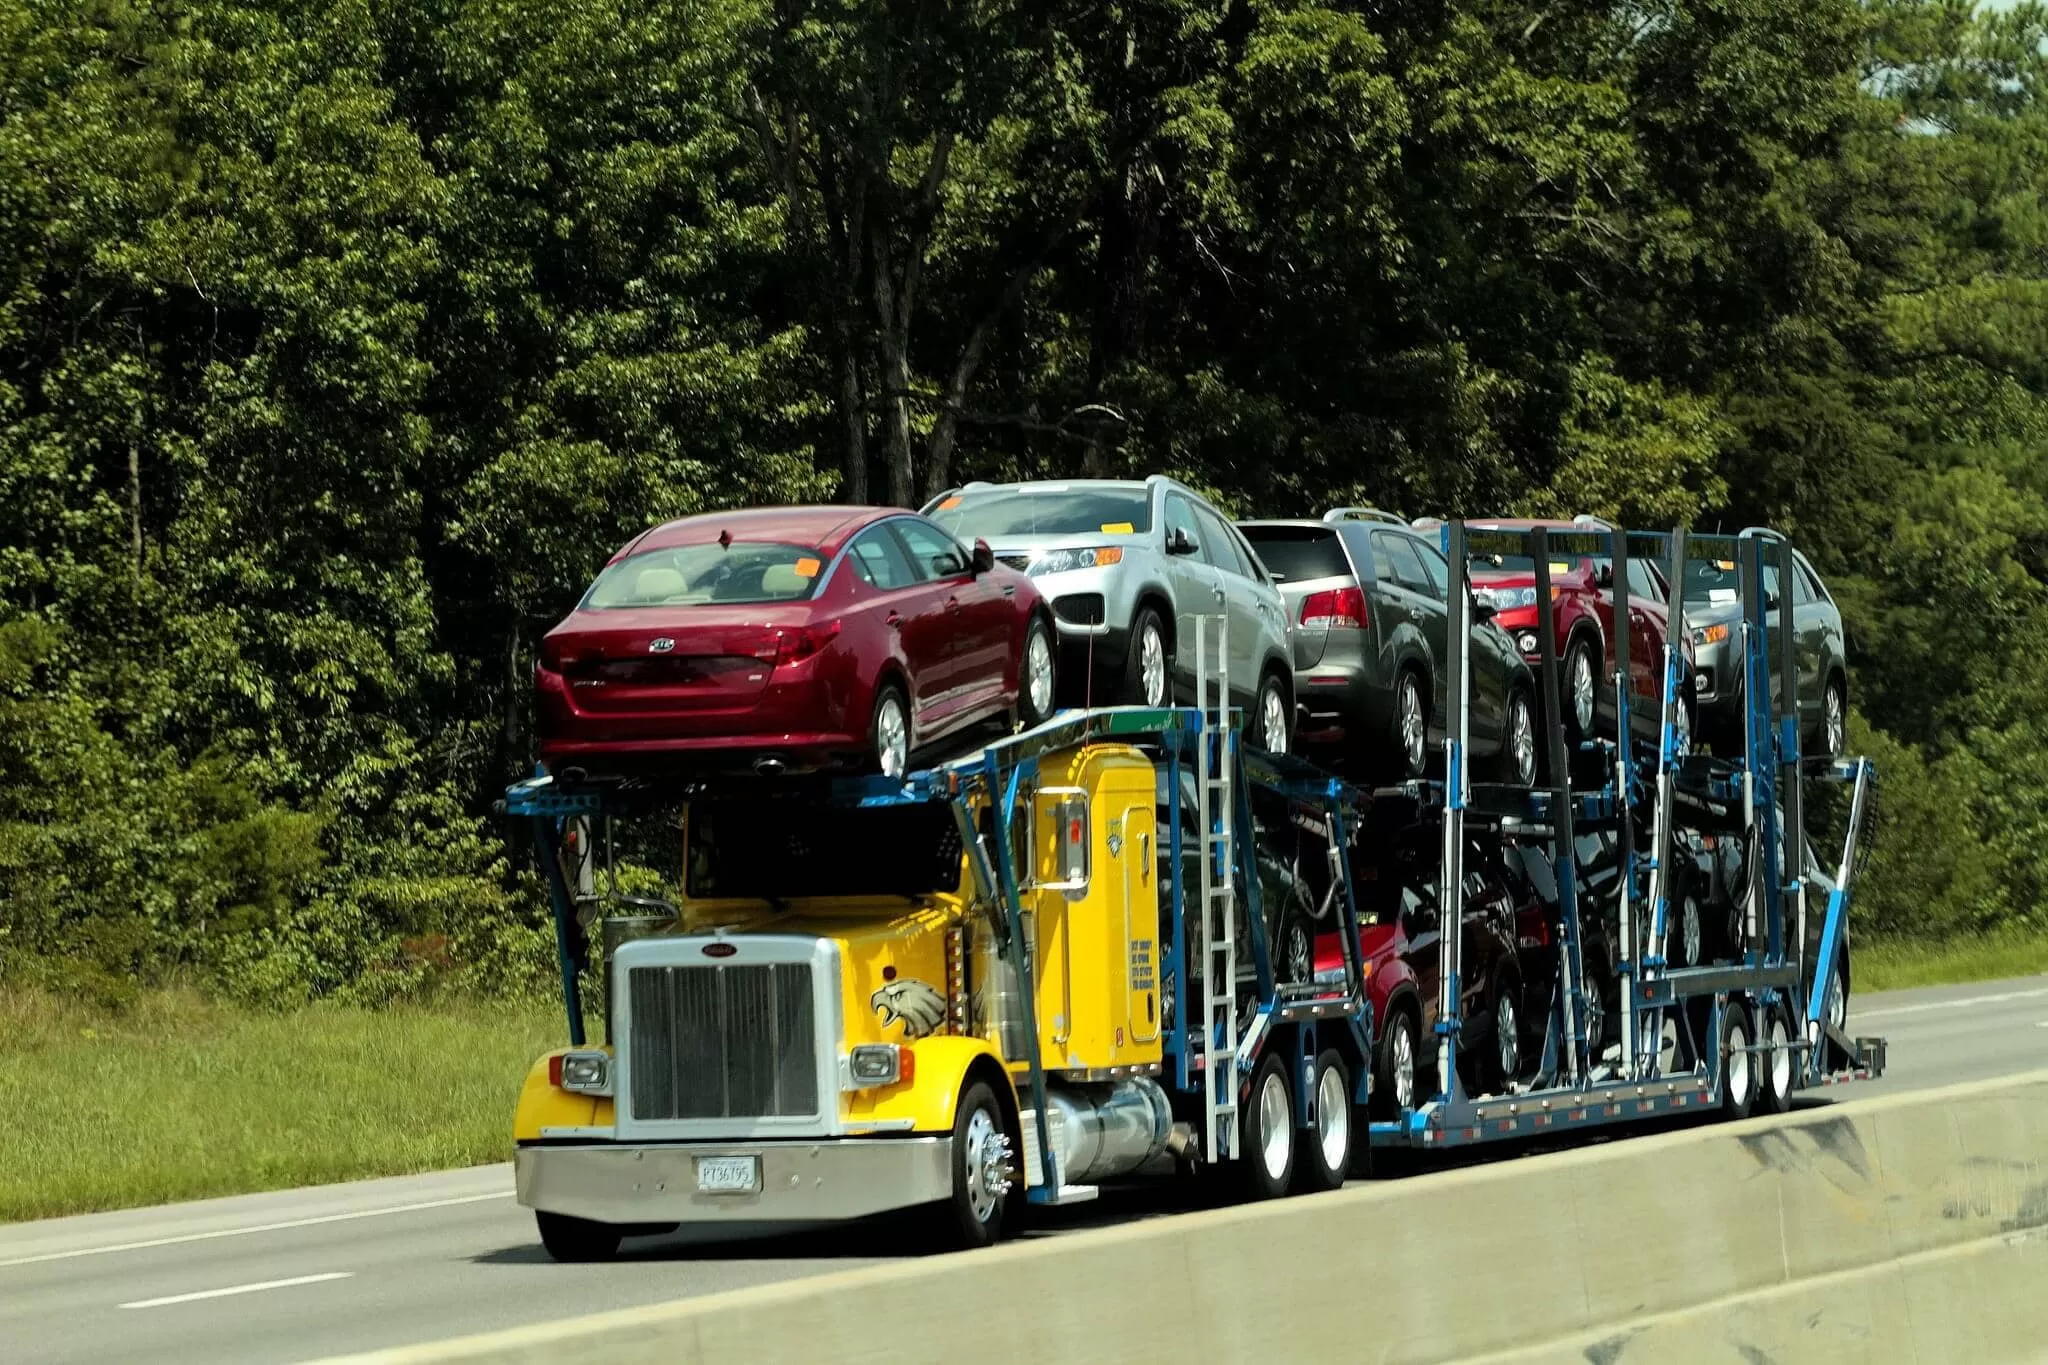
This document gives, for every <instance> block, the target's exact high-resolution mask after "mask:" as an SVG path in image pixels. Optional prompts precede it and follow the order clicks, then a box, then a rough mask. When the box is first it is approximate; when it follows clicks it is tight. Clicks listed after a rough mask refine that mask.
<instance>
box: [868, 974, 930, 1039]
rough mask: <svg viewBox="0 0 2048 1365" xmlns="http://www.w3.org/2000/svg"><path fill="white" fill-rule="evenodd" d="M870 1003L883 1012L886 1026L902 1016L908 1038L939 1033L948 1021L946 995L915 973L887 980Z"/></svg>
mask: <svg viewBox="0 0 2048 1365" xmlns="http://www.w3.org/2000/svg"><path fill="white" fill-rule="evenodd" d="M868 1003H869V1004H870V1005H873V1006H874V1008H875V1011H876V1013H878V1014H880V1015H881V1016H882V1027H883V1028H887V1027H889V1025H891V1024H893V1023H895V1022H896V1021H897V1020H899V1019H900V1020H902V1021H903V1036H904V1037H905V1038H908V1039H915V1038H922V1037H924V1036H925V1035H926V1034H928V1033H936V1032H938V1029H939V1025H940V1024H943V1023H945V1022H946V997H945V996H943V995H940V994H939V992H938V990H937V989H936V988H934V987H932V986H930V985H928V984H927V983H925V982H923V981H919V980H917V979H916V978H915V977H902V978H900V979H898V980H895V981H891V982H889V983H887V984H886V985H884V986H883V987H882V988H881V989H880V990H878V991H876V992H875V993H874V994H873V995H871V996H869V997H868Z"/></svg>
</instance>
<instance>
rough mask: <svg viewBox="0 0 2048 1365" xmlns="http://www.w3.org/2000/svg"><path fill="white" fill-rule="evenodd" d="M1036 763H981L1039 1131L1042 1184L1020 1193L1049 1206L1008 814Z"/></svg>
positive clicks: (1047, 1153) (1033, 1014) (1054, 1194)
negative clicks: (1004, 767)
mask: <svg viewBox="0 0 2048 1365" xmlns="http://www.w3.org/2000/svg"><path fill="white" fill-rule="evenodd" d="M1036 766H1037V760H1036V759H1031V760H1028V761H1027V762H1025V763H1020V764H1018V765H1017V766H1016V767H1014V768H1012V769H1011V770H1010V772H1009V774H1008V776H1007V778H1005V777H1004V775H1003V773H1002V770H1001V768H1000V767H999V766H998V760H997V758H996V756H995V755H994V754H993V753H991V754H990V755H989V756H988V758H987V760H986V763H985V766H984V772H985V773H986V777H985V779H984V780H985V781H986V782H987V783H988V798H989V804H990V805H991V806H992V807H993V808H994V809H993V811H992V812H991V815H992V818H991V819H990V820H989V828H990V830H991V832H992V833H993V834H994V836H995V841H996V859H995V862H996V877H997V879H998V883H999V885H1000V886H1001V887H1002V902H1003V911H1004V915H1005V918H1007V919H1008V920H1009V923H1010V940H1011V942H1012V943H1013V944H1014V945H1015V946H1016V949H1017V959H1016V961H1017V975H1018V979H1019V981H1020V983H1021V985H1022V987H1023V989H1022V990H1020V991H1018V992H1017V995H1018V1000H1019V1003H1020V1004H1021V1005H1022V1006H1023V1008H1024V1040H1025V1061H1026V1063H1027V1067H1026V1072H1027V1077H1028V1079H1029V1081H1030V1086H1031V1107H1032V1110H1033V1111H1034V1112H1033V1115H1032V1118H1033V1126H1034V1127H1035V1128H1037V1130H1038V1168H1039V1173H1040V1183H1039V1184H1038V1185H1036V1186H1031V1185H1030V1184H1029V1181H1028V1180H1027V1181H1026V1185H1027V1188H1026V1190H1025V1193H1024V1197H1025V1199H1026V1201H1027V1202H1031V1203H1041V1204H1052V1203H1057V1202H1058V1201H1059V1196H1060V1172H1059V1163H1058V1161H1057V1160H1056V1159H1055V1157H1054V1153H1053V1149H1052V1126H1051V1122H1050V1120H1048V1119H1047V1118H1046V1113H1045V1109H1046V1097H1045V1063H1044V1061H1043V1059H1042V1058H1041V1057H1040V1055H1039V1046H1038V976H1037V973H1036V972H1034V971H1033V970H1032V951H1031V933H1030V928H1029V926H1028V925H1027V924H1026V923H1025V920H1024V897H1023V893H1022V891H1021V890H1020V888H1019V887H1018V885H1017V863H1016V859H1015V858H1014V857H1013V856H1012V854H1011V851H1010V820H1011V813H1012V812H1013V811H1015V810H1016V809H1017V793H1018V791H1019V789H1020V788H1021V787H1022V786H1023V783H1024V775H1025V769H1026V768H1027V767H1033V768H1035V767H1036Z"/></svg>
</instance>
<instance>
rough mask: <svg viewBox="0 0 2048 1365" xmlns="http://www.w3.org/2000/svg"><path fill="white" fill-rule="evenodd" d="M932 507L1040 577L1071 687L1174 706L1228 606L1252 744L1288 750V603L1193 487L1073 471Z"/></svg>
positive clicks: (1096, 697) (957, 530)
mask: <svg viewBox="0 0 2048 1365" xmlns="http://www.w3.org/2000/svg"><path fill="white" fill-rule="evenodd" d="M923 511H924V514H925V515H926V516H927V517H930V518H931V519H932V520H933V521H936V522H938V523H939V525H941V526H943V527H945V528H946V529H947V530H948V531H950V532H952V533H953V534H954V535H956V536H958V537H960V538H961V539H962V540H964V541H966V542H968V543H969V544H972V543H973V542H974V541H975V540H977V539H980V540H985V541H987V542H988V544H989V548H991V549H992V550H994V551H995V555H996V558H997V559H999V560H1001V561H1002V562H1003V563H1005V564H1008V565H1010V566H1011V567H1013V568H1017V569H1021V570H1023V571H1024V572H1025V573H1027V574H1029V575H1030V576H1031V578H1032V581H1033V582H1034V583H1035V584H1036V585H1037V587H1038V591H1039V592H1040V593H1041V594H1043V595H1044V597H1045V598H1046V600H1047V601H1049V602H1051V603H1052V611H1053V620H1054V623H1055V624H1056V626H1057V627H1058V630H1059V636H1060V645H1061V653H1062V655H1063V659H1062V667H1061V668H1060V676H1061V678H1062V679H1063V680H1084V681H1081V682H1079V683H1078V684H1076V683H1074V682H1069V684H1068V688H1067V690H1068V691H1069V693H1070V695H1073V696H1075V699H1079V696H1080V695H1084V694H1083V691H1082V689H1083V688H1086V693H1085V695H1086V696H1087V697H1088V698H1089V699H1091V700H1093V701H1094V702H1095V703H1097V704H1116V703H1128V704H1132V705H1139V706H1165V705H1169V704H1171V703H1172V701H1173V700H1174V698H1175V697H1176V696H1179V697H1183V698H1185V697H1188V696H1191V695H1192V693H1193V690H1194V677H1195V665H1196V660H1195V657H1194V637H1195V626H1194V621H1193V618H1194V617H1196V616H1210V617H1216V616H1227V617H1228V620H1229V630H1228V641H1229V649H1230V665H1229V673H1230V692H1231V699H1232V701H1233V702H1235V703H1236V704H1237V705H1239V706H1243V707H1246V708H1247V714H1248V715H1249V716H1250V717H1251V721H1250V726H1249V732H1250V736H1251V738H1252V741H1253V742H1254V743H1256V744H1259V745H1261V746H1262V747H1264V748H1266V749H1269V750H1272V751H1273V752H1276V753H1278V752H1284V751H1285V749H1286V748H1287V743H1288V737H1289V735H1290V733H1291V730H1292V723H1293V719H1294V667H1293V649H1292V645H1291V642H1290V640H1289V638H1288V628H1287V612H1286V608H1285V606H1284V605H1283V604H1282V602H1281V600H1280V593H1279V590H1278V589H1277V588H1275V587H1274V585H1273V582H1272V580H1271V578H1270V577H1268V576H1267V574H1266V571H1265V568H1264V566H1263V565H1261V564H1260V562H1259V559H1258V556H1257V555H1255V554H1253V553H1252V551H1251V547H1250V546H1248V545H1247V544H1245V540H1244V537H1243V536H1241V535H1240V534H1238V532H1237V530H1236V528H1234V527H1233V526H1232V525H1231V524H1230V522H1229V521H1228V520H1227V519H1226V518H1225V517H1224V516H1223V514H1222V513H1220V512H1218V511H1217V510H1216V509H1215V508H1214V507H1212V506H1210V505H1209V503H1208V502H1207V501H1206V500H1205V499H1203V498H1202V497H1201V495H1200V494H1198V493H1196V492H1195V491H1194V490H1193V489H1191V488H1188V487H1186V486H1185V485H1183V484H1180V483H1177V482H1175V481H1174V480H1172V479H1169V478H1166V477H1164V476H1162V475H1154V476H1152V477H1151V478H1149V479H1145V480H1143V481H1142V482H1141V481H1138V480H1122V479H1074V480H1069V481H1065V482H1057V483H1054V482H1047V483H1002V484H995V483H970V484H967V485H966V486H964V487H961V488H956V489H951V490H949V491H947V492H945V493H942V494H940V495H939V496H938V497H936V498H934V499H932V500H931V502H929V503H927V504H926V505H925V507H924V509H923Z"/></svg>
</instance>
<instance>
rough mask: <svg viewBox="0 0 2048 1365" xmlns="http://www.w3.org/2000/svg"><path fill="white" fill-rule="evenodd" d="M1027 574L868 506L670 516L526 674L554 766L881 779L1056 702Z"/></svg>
mask: <svg viewBox="0 0 2048 1365" xmlns="http://www.w3.org/2000/svg"><path fill="white" fill-rule="evenodd" d="M1053 682H1054V679H1053V631H1052V618H1051V615H1050V613H1049V612H1048V610H1047V608H1046V606H1045V604H1044V602H1043V601H1042V599H1041V598H1040V597H1039V595H1038V592H1037V590H1036V589H1035V588H1033V587H1032V585H1031V580H1030V579H1028V578H1026V577H1025V576H1024V575H1023V574H1021V573H1019V572H1017V571H1016V570H1014V569H1010V568H1007V567H1004V566H1002V565H999V564H997V563H996V562H995V559H994V556H992V555H991V554H990V553H989V550H988V547H987V546H986V545H982V544H978V543H977V544H976V545H975V547H974V548H973V549H972V550H971V551H970V550H968V549H967V548H965V547H964V546H962V545H961V544H960V542H959V541H957V540H955V539H954V538H953V537H952V536H950V535H948V534H947V533H946V532H944V531H942V530H940V529H939V528H938V527H937V526H936V525H934V524H933V523H931V522H930V521H927V520H926V519H925V518H923V517H920V516H917V515H915V514H913V513H910V512H903V511H897V510H893V509H889V508H873V507H776V508H759V509H754V510H750V511H735V512H714V513H707V514H705V515H703V516H695V517H685V518H683V519H681V520H679V521H672V522H669V523H667V524H665V525H662V526H657V527H655V528H654V529H653V530H651V531H647V532H644V533H642V534H641V535H640V536H639V537H638V538H636V539H634V540H633V541H631V542H630V543H628V544H627V545H626V547H625V548H624V549H622V550H620V551H619V552H618V553H617V554H616V555H614V556H613V557H612V560H611V562H610V563H609V564H608V565H606V566H605V569H604V572H602V573H601V574H599V575H598V577H597V581H596V582H594V583H592V584H591V586H590V590H589V591H588V592H586V593H585V594H584V595H583V600H582V601H581V602H579V603H577V604H576V609H575V610H574V611H573V612H571V613H570V614H569V616H568V618H567V619H566V620H564V621H563V622H562V623H561V624H560V625H558V626H556V627H555V628H554V629H553V630H551V631H549V632H548V633H547V635H546V636H545V637H544V638H543V639H542V640H541V645H540V658H539V661H538V662H537V664H536V665H535V669H534V683H535V688H536V691H537V693H538V698H537V700H538V705H537V708H536V709H537V717H538V719H537V725H536V728H537V730H538V733H539V739H540V752H541V758H542V760H543V761H544V762H545V763H546V764H547V766H548V768H549V769H550V770H551V771H553V772H556V773H561V774H566V775H571V776H573V775H574V774H575V773H577V772H578V771H580V772H581V773H582V774H583V775H584V776H586V777H589V776H616V775H619V774H621V773H624V772H627V771H634V772H644V771H647V770H649V769H661V768H678V767H681V768H704V767H709V768H714V769H720V770H731V769H740V770H751V771H754V772H757V773H764V774H774V773H782V772H798V771H818V770H824V769H834V768H845V767H852V768H855V769H857V770H861V771H868V772H882V773H887V774H890V775H892V776H894V775H899V774H901V773H903V772H905V771H906V770H907V769H908V767H909V762H910V756H911V754H912V753H913V752H915V751H916V750H918V749H922V748H924V747H925V746H927V745H929V744H931V743H933V742H936V741H939V740H942V739H945V738H947V737H948V736H953V735H957V734H959V732H961V731H963V730H966V729H968V728H970V727H972V726H975V725H979V724H981V723H982V722H985V721H988V720H991V719H995V718H1014V719H1016V720H1021V721H1022V722H1023V723H1025V724H1026V725H1035V724H1037V723H1039V722H1040V721H1043V720H1045V719H1046V718H1047V717H1049V716H1050V715H1051V714H1052V699H1053Z"/></svg>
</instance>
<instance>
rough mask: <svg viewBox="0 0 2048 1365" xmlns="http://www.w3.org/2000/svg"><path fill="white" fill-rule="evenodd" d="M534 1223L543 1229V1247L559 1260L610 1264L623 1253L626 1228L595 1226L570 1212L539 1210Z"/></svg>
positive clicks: (534, 1217) (541, 1236)
mask: <svg viewBox="0 0 2048 1365" xmlns="http://www.w3.org/2000/svg"><path fill="white" fill-rule="evenodd" d="M533 1221H534V1222H535V1223H536V1224H538V1225H539V1227H540V1244H541V1245H542V1246H544V1247H546V1248H547V1251H548V1255H550V1256H552V1257H554V1258H555V1259H556V1260H557V1261H565V1262H576V1261H609V1260H610V1259H611V1258H612V1257H614V1256H616V1255H618V1254H619V1242H620V1240H621V1238H622V1237H623V1236H624V1232H623V1230H622V1229H620V1228H617V1227H614V1226H612V1225H611V1224H610V1223H593V1222H591V1221H590V1220H589V1219H588V1218H572V1217H570V1216H569V1215H568V1214H566V1213H544V1212H540V1211H536V1212H535V1213H534V1215H533Z"/></svg>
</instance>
